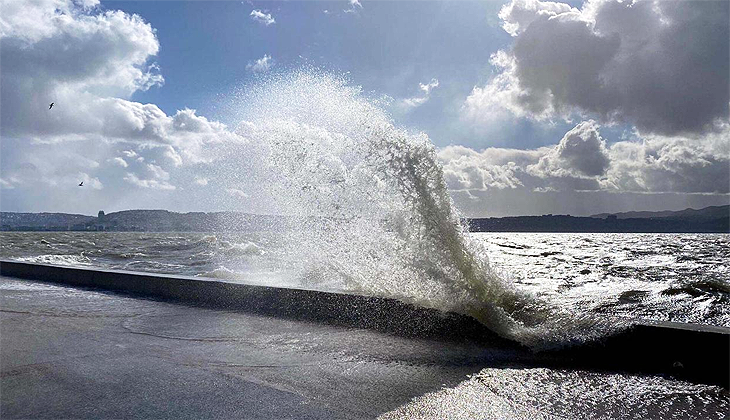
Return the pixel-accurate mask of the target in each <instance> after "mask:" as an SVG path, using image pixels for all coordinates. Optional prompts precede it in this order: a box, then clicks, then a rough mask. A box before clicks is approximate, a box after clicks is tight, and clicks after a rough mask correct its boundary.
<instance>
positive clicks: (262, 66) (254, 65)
mask: <svg viewBox="0 0 730 420" xmlns="http://www.w3.org/2000/svg"><path fill="white" fill-rule="evenodd" d="M273 65H274V60H272V59H271V56H270V55H268V54H264V56H263V57H261V58H259V59H257V60H254V61H249V62H248V64H247V65H246V70H250V71H252V72H254V73H263V72H266V71H269V69H271V67H272V66H273Z"/></svg>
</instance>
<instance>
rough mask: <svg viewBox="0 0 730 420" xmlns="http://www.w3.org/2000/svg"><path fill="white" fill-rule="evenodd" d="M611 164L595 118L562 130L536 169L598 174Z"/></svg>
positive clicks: (602, 172) (575, 173) (582, 174)
mask: <svg viewBox="0 0 730 420" xmlns="http://www.w3.org/2000/svg"><path fill="white" fill-rule="evenodd" d="M609 164H610V158H609V156H608V150H607V149H606V142H605V141H604V140H603V138H601V135H600V133H599V132H598V125H597V124H596V123H595V122H594V121H584V122H582V123H580V124H578V125H576V126H575V127H574V128H573V129H572V130H570V131H568V132H567V133H565V136H563V138H562V139H561V140H560V142H559V143H558V145H557V146H556V147H554V148H553V149H552V150H551V151H550V153H548V154H547V155H545V156H543V157H542V158H540V161H539V162H538V163H537V165H536V166H534V167H533V168H534V170H535V171H541V172H543V173H546V174H547V173H557V174H571V175H577V176H588V177H591V176H600V175H603V174H604V173H606V170H607V169H608V166H609Z"/></svg>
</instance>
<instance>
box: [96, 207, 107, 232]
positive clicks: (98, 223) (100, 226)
mask: <svg viewBox="0 0 730 420" xmlns="http://www.w3.org/2000/svg"><path fill="white" fill-rule="evenodd" d="M97 217H98V220H97V221H96V230H106V226H105V225H104V217H105V216H104V210H99V215H98V216H97Z"/></svg>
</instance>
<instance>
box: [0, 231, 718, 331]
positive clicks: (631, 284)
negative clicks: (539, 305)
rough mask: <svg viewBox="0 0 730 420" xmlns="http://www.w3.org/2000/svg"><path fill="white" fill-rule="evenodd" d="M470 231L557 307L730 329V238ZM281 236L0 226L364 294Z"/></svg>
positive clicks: (498, 265)
mask: <svg viewBox="0 0 730 420" xmlns="http://www.w3.org/2000/svg"><path fill="white" fill-rule="evenodd" d="M468 235H469V236H470V237H471V238H473V240H474V241H476V242H478V243H479V244H480V245H481V247H480V248H481V252H482V254H481V255H480V257H481V258H484V259H485V260H486V259H488V260H489V261H490V263H491V266H492V268H493V269H494V270H495V271H496V272H497V273H498V275H499V276H500V277H501V278H502V279H504V280H505V281H506V282H509V284H511V285H512V286H513V287H514V288H515V289H517V290H519V291H521V292H524V293H527V294H529V295H531V296H534V297H536V298H537V299H541V300H544V301H546V302H550V303H551V304H553V305H555V306H557V307H561V308H564V309H568V310H571V311H575V312H578V313H582V314H586V313H588V314H593V315H595V316H596V317H623V318H627V319H642V320H661V321H675V322H691V323H698V324H707V325H715V326H723V327H730V235H727V234H686V233H682V234H666V233H662V234H651V233H523V232H520V233H509V232H499V233H469V234H468ZM283 242H285V240H284V239H283V238H282V237H281V236H280V233H271V232H253V233H236V234H221V233H137V232H2V233H0V258H2V259H9V260H15V261H25V262H33V263H45V264H58V265H66V266H76V267H94V268H101V269H114V270H129V271H141V272H151V273H165V274H177V275H185V276H195V277H207V278H218V279H225V280H226V281H233V282H244V283H254V284H265V285H273V286H282V287H297V288H307V289H319V290H325V291H336V292H350V293H353V292H354V293H361V292H362V287H360V286H361V285H358V284H357V283H356V282H348V281H333V280H329V281H325V280H324V279H317V278H316V276H315V274H313V272H314V271H316V270H317V267H313V266H312V264H316V262H312V261H302V260H301V259H300V258H301V255H299V254H298V253H293V252H292V248H291V247H288V246H286V244H285V243H283ZM310 263H311V264H310ZM323 268H324V267H320V268H319V270H320V271H322V272H323V273H324V271H325V270H324V269H323ZM425 286H427V284H426V285H425ZM383 294H385V295H386V296H387V292H386V293H383Z"/></svg>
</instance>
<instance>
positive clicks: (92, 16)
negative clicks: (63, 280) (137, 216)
mask: <svg viewBox="0 0 730 420" xmlns="http://www.w3.org/2000/svg"><path fill="white" fill-rule="evenodd" d="M0 2H1V3H0V8H1V9H2V10H3V12H2V16H0V41H1V42H2V48H1V49H0V59H1V60H2V65H3V68H2V72H0V88H1V89H2V95H0V107H1V108H2V110H3V112H2V113H1V114H0V136H2V138H3V142H2V145H1V147H2V153H3V156H4V159H3V165H2V168H0V177H1V178H2V179H3V181H4V182H3V183H2V184H3V187H4V188H10V187H12V188H13V191H12V198H8V199H7V200H3V203H4V205H8V204H7V203H11V204H10V205H11V206H12V207H13V208H15V209H21V208H23V206H32V207H33V208H39V207H40V209H44V208H43V207H42V206H55V208H56V209H61V208H64V209H72V208H73V211H78V209H79V206H81V205H83V204H82V200H68V197H69V194H76V195H78V194H87V195H86V196H85V197H86V199H89V200H90V199H92V197H93V200H95V202H118V201H119V200H121V199H122V196H125V195H127V191H128V186H126V187H125V184H129V183H131V184H133V185H137V186H139V187H144V188H149V189H164V190H172V189H174V188H175V186H174V178H175V172H173V171H174V170H176V168H183V167H185V166H186V165H187V166H191V165H197V164H201V163H206V162H210V161H211V160H212V159H213V157H214V156H215V155H216V153H217V151H216V148H220V147H224V146H223V145H225V144H228V143H231V142H239V141H240V139H239V138H238V136H237V135H236V134H234V133H232V132H231V131H230V130H229V129H228V127H227V126H226V125H225V124H222V123H219V122H216V121H211V120H208V119H207V118H205V117H203V116H200V115H197V113H196V111H195V110H193V109H182V110H178V111H176V112H175V113H173V114H170V115H168V114H166V113H165V112H164V111H162V110H161V109H160V108H159V107H158V106H156V105H154V104H142V103H138V102H134V101H132V100H130V98H131V95H133V94H134V93H135V92H139V91H144V90H147V89H150V88H153V87H156V86H160V85H162V84H163V83H164V78H163V77H162V75H161V74H160V68H159V67H158V66H157V65H156V64H155V63H154V61H152V60H153V59H154V57H155V55H156V54H157V53H158V51H159V48H160V46H159V42H158V39H157V36H156V33H155V30H154V29H153V28H152V27H151V26H150V25H149V24H148V23H147V22H145V21H144V20H143V19H142V18H141V17H139V16H137V15H131V14H127V13H124V12H122V11H118V10H109V11H107V10H103V8H102V7H101V6H99V5H98V2H95V1H86V2H81V1H71V0H37V1H33V2H17V1H7V0H6V1H3V0H0ZM50 102H54V103H55V106H54V107H53V109H48V104H49V103H50ZM6 162H7V163H6ZM99 162H102V164H100V163H99ZM148 165H153V166H148ZM30 168H32V169H30ZM81 180H84V186H85V187H86V186H88V188H84V189H83V190H82V191H78V190H77V189H76V188H77V185H78V183H79V182H80V181H81ZM91 191H98V192H99V193H98V194H96V193H94V194H96V195H93V196H92V195H90V192H91ZM135 194H136V195H135ZM129 195H133V196H139V194H138V193H130V194H129ZM8 197H11V196H8ZM141 200H142V199H141V198H140V199H139V200H138V201H136V202H138V203H140V204H141ZM72 202H73V203H76V204H74V205H72V204H69V203H72ZM39 203H43V204H42V205H41V204H39ZM50 208H51V207H49V209H50Z"/></svg>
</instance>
